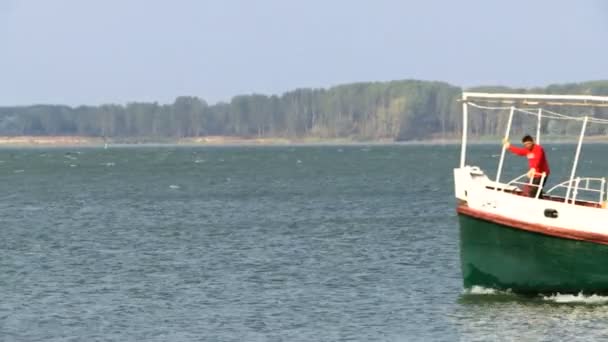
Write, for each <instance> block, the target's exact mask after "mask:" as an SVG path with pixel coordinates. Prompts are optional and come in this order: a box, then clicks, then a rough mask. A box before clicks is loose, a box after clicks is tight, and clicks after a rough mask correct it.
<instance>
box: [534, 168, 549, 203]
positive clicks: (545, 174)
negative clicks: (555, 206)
mask: <svg viewBox="0 0 608 342" xmlns="http://www.w3.org/2000/svg"><path fill="white" fill-rule="evenodd" d="M546 176H547V173H545V172H543V173H542V175H541V176H540V183H538V187H537V189H536V196H534V198H537V199H538V198H539V197H540V193H541V192H542V191H543V182H544V181H545V177H546Z"/></svg>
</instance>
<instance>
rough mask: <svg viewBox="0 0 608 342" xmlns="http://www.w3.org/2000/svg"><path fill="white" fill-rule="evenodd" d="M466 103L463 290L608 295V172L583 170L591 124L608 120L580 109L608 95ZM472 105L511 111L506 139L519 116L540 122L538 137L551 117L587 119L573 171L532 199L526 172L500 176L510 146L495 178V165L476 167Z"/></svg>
mask: <svg viewBox="0 0 608 342" xmlns="http://www.w3.org/2000/svg"><path fill="white" fill-rule="evenodd" d="M460 101H461V102H462V117H463V123H462V146H461V150H460V165H459V166H458V167H457V168H455V169H454V194H455V198H456V212H457V216H458V221H459V226H460V227H459V229H460V234H459V235H460V236H459V238H460V244H459V247H460V261H461V270H462V277H463V285H464V288H465V289H472V288H475V287H481V288H488V289H496V290H502V291H510V292H513V293H518V294H529V295H539V294H556V293H561V294H580V293H582V294H608V208H606V203H607V202H608V185H607V183H606V178H605V177H604V178H597V177H596V178H593V177H585V176H584V175H579V174H578V172H577V167H578V163H579V158H580V156H581V149H582V145H583V141H584V137H585V129H586V127H587V125H588V124H590V123H598V124H608V120H606V119H602V118H599V117H594V116H590V115H577V114H576V113H582V112H585V110H586V109H589V108H591V110H587V111H586V113H589V112H593V109H594V108H599V107H608V97H606V96H592V95H546V94H503V93H479V92H463V94H462V98H461V99H460ZM472 108H478V109H479V110H485V111H487V112H491V111H498V110H500V111H502V113H504V114H505V115H506V113H508V115H509V116H508V119H507V125H506V126H507V127H505V139H507V140H508V139H509V136H510V132H511V128H512V125H513V118H514V115H520V114H523V115H530V116H533V119H534V120H537V122H538V124H537V132H536V133H537V135H536V140H537V142H539V141H540V139H541V136H540V134H541V125H542V123H546V122H545V120H571V121H573V122H574V123H576V124H580V127H581V130H580V135H579V137H578V142H577V145H576V152H575V155H574V156H573V157H574V158H573V163H572V168H571V170H568V171H569V172H567V173H569V174H570V176H569V177H568V178H567V179H564V180H563V181H561V182H559V181H558V183H557V184H556V185H554V186H553V187H549V186H547V188H546V189H542V188H541V189H540V190H542V191H536V196H533V197H530V196H529V193H527V192H526V191H527V190H526V189H529V187H531V186H532V187H534V185H533V184H532V182H531V179H530V180H528V176H527V175H526V174H523V175H521V176H519V177H516V178H514V179H512V180H510V181H504V180H502V179H501V173H502V170H503V166H504V165H503V164H504V161H505V152H506V149H505V147H504V146H503V148H502V151H501V154H500V159H499V161H498V167H497V170H496V173H495V174H494V172H493V170H492V172H491V173H492V174H494V175H493V176H491V175H490V171H489V170H485V169H482V168H481V167H479V166H475V165H469V164H468V163H467V139H468V121H469V110H470V109H472ZM560 110H561V112H560ZM573 113H574V114H573ZM503 122H504V120H503ZM501 133H502V132H501ZM606 171H608V170H606ZM541 177H543V178H544V177H545V175H544V174H543V175H541ZM542 183H543V182H541V184H542ZM541 187H542V186H541ZM541 192H542V194H541Z"/></svg>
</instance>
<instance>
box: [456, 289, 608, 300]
mask: <svg viewBox="0 0 608 342" xmlns="http://www.w3.org/2000/svg"><path fill="white" fill-rule="evenodd" d="M463 294H464V296H466V297H468V299H473V298H474V297H477V298H480V299H481V298H485V300H498V301H504V300H508V298H510V299H511V300H514V301H521V300H523V301H529V300H532V301H540V302H544V303H547V302H549V303H556V304H591V305H602V304H608V296H605V295H598V294H583V293H578V294H561V293H557V294H553V295H538V296H533V297H529V296H522V295H518V294H516V293H513V292H512V291H510V290H498V289H493V288H487V287H483V286H473V287H472V288H470V289H466V290H465V291H464V293H463Z"/></svg>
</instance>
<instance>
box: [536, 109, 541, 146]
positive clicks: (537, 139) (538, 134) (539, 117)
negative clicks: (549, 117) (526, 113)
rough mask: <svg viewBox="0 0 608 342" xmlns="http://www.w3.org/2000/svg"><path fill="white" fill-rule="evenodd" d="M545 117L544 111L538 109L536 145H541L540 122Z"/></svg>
mask: <svg viewBox="0 0 608 342" xmlns="http://www.w3.org/2000/svg"><path fill="white" fill-rule="evenodd" d="M542 116H543V109H542V108H538V124H537V125H536V143H537V144H540V120H541V117H542Z"/></svg>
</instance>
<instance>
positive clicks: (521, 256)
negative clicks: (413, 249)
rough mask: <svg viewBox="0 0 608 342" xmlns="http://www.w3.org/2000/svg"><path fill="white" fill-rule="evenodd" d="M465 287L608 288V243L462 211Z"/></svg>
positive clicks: (600, 291) (586, 290) (555, 290)
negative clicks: (529, 228) (530, 228)
mask: <svg viewBox="0 0 608 342" xmlns="http://www.w3.org/2000/svg"><path fill="white" fill-rule="evenodd" d="M459 221H460V259H461V266H462V275H463V280H464V287H465V288H467V289H470V288H472V287H473V286H481V287H485V288H493V289H499V290H510V291H513V292H515V293H521V294H551V293H585V294H607V293H608V245H605V244H599V243H593V242H587V241H578V240H571V239H567V238H560V237H555V236H550V235H545V234H541V233H534V232H529V231H525V230H522V229H518V228H513V227H509V226H506V225H503V224H499V223H496V222H492V221H489V220H485V219H480V218H476V217H472V216H469V215H466V214H462V213H461V214H459Z"/></svg>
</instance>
